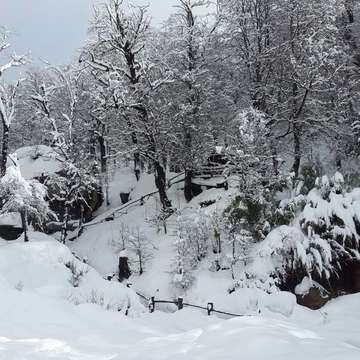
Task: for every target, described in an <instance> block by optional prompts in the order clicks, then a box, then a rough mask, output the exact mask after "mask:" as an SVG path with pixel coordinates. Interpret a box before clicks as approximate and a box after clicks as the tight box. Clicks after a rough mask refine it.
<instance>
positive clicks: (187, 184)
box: [184, 170, 194, 202]
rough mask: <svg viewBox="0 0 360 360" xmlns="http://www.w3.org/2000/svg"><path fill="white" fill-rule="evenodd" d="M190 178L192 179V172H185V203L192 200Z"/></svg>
mask: <svg viewBox="0 0 360 360" xmlns="http://www.w3.org/2000/svg"><path fill="white" fill-rule="evenodd" d="M192 178H193V171H192V170H185V180H184V196H185V199H186V201H187V202H189V201H191V200H192V198H193V197H194V194H193V191H192Z"/></svg>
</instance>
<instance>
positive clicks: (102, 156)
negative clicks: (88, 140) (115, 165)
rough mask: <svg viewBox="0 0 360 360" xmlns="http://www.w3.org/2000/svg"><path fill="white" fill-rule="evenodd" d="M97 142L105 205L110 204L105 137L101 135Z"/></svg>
mask: <svg viewBox="0 0 360 360" xmlns="http://www.w3.org/2000/svg"><path fill="white" fill-rule="evenodd" d="M98 142H99V148H100V171H101V175H102V176H101V178H102V179H103V183H104V185H103V187H104V190H105V191H104V192H105V202H106V205H107V206H109V205H110V200H109V172H108V166H107V158H106V155H107V151H106V143H105V138H104V137H103V136H99V137H98Z"/></svg>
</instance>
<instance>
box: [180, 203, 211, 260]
mask: <svg viewBox="0 0 360 360" xmlns="http://www.w3.org/2000/svg"><path fill="white" fill-rule="evenodd" d="M177 225H178V236H179V238H180V239H182V240H184V241H185V243H186V244H187V246H188V247H189V249H191V253H192V255H191V256H192V257H193V262H194V263H196V262H199V261H201V259H203V258H205V256H206V255H207V253H208V249H209V245H210V238H211V225H210V222H209V217H208V216H207V215H206V214H205V213H204V211H203V210H201V209H199V210H198V211H197V213H196V214H191V216H186V215H183V216H179V217H178V219H177Z"/></svg>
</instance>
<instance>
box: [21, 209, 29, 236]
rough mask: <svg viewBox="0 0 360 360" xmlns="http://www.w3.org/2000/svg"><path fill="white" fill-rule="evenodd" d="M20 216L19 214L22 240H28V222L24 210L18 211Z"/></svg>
mask: <svg viewBox="0 0 360 360" xmlns="http://www.w3.org/2000/svg"><path fill="white" fill-rule="evenodd" d="M20 216H21V225H22V228H23V231H24V241H25V242H28V241H29V235H28V223H27V215H26V211H25V210H24V211H21V212H20Z"/></svg>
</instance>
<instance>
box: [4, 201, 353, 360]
mask: <svg viewBox="0 0 360 360" xmlns="http://www.w3.org/2000/svg"><path fill="white" fill-rule="evenodd" d="M172 196H176V194H172ZM151 201H152V202H150V203H147V205H148V208H147V211H150V207H151V206H154V204H155V200H151ZM145 209H146V204H145V205H144V206H143V207H140V206H139V207H136V208H134V209H132V211H131V212H130V213H129V214H126V215H124V216H125V218H121V221H126V222H129V224H131V225H132V226H136V225H140V224H141V223H143V221H144V216H145V214H146V213H147V212H146V211H145ZM170 223H171V222H170ZM110 224H111V225H110ZM114 226H116V228H117V229H118V228H119V226H120V220H119V219H118V220H117V221H116V220H115V221H114V222H109V223H103V224H99V225H96V226H94V227H93V228H92V230H90V229H91V228H89V229H88V230H86V231H85V232H84V234H83V235H82V237H81V238H80V239H79V240H78V241H77V242H75V243H74V244H72V248H73V249H77V250H79V252H80V255H81V256H84V255H86V254H85V253H86V252H87V253H88V254H89V263H90V265H87V264H84V263H82V262H81V261H79V260H77V259H76V258H74V257H73V255H72V254H71V251H70V250H69V249H68V248H67V247H66V246H64V245H62V244H60V243H58V242H57V241H55V240H54V239H52V238H50V237H49V236H47V235H44V234H39V233H30V242H29V243H23V242H22V241H21V240H22V239H20V240H18V241H15V242H11V243H10V242H9V243H8V242H5V241H2V242H0V293H1V297H0V309H1V311H0V360H19V359H22V360H48V359H59V360H95V359H96V360H99V359H100V360H101V359H103V360H141V359H146V360H152V359H154V360H155V359H156V360H161V359H163V360H168V359H184V360H185V359H186V360H198V359H210V360H211V359H214V360H215V359H216V360H218V359H224V360H235V359H239V358H244V359H251V360H264V359H267V358H269V359H278V360H288V359H293V360H304V358H308V359H317V360H325V359H326V360H329V359H330V360H331V359H332V360H339V359H344V360H353V359H354V360H355V359H359V358H360V341H359V339H360V328H359V326H358V319H359V317H360V308H359V306H358V304H359V301H360V294H355V295H349V296H345V297H342V298H339V299H336V300H333V301H331V302H330V303H329V304H328V305H326V306H325V307H324V308H323V309H322V311H321V312H319V311H312V310H309V309H305V308H303V307H301V306H298V305H296V302H295V296H294V295H292V294H290V293H285V292H277V293H274V294H266V293H265V292H263V291H261V290H259V289H239V290H238V291H236V292H235V293H233V294H228V292H227V288H228V286H229V285H230V284H231V278H230V277H229V272H226V271H219V272H215V273H213V272H209V271H208V266H209V261H210V260H211V259H209V261H208V262H206V261H204V262H203V263H202V266H201V267H199V269H197V270H196V271H197V273H196V279H197V280H196V282H195V284H194V287H193V288H192V289H191V291H189V292H188V293H186V294H184V295H185V296H186V299H187V301H189V302H191V303H194V304H198V305H202V306H206V304H207V302H208V301H212V302H214V306H215V309H219V310H225V311H231V312H236V313H239V314H245V315H248V316H244V317H238V318H232V317H231V316H227V315H218V316H217V315H216V314H213V315H212V316H207V314H206V311H203V310H195V309H190V308H187V307H185V308H184V309H183V310H181V311H176V312H174V311H175V310H176V307H175V306H173V307H168V308H162V307H160V306H159V305H157V306H156V311H155V312H154V313H152V314H149V313H148V312H147V311H146V310H145V308H144V307H143V306H142V305H141V304H140V302H139V299H138V298H137V296H136V295H135V294H134V292H133V291H132V290H131V289H129V288H127V287H126V286H123V285H122V284H119V283H118V282H116V281H105V280H104V279H103V278H102V277H101V276H100V275H99V274H98V273H97V271H96V270H94V269H93V268H92V266H91V265H94V264H95V265H96V267H99V268H102V270H103V271H105V270H107V269H114V266H116V264H117V256H118V255H119V254H120V250H118V252H114V247H113V245H114V244H112V243H111V241H110V242H109V240H111V236H109V229H110V228H112V229H113V231H115V229H116V228H115V227H114ZM143 226H146V230H147V235H148V236H150V237H152V238H153V239H156V240H157V242H156V247H157V252H156V254H155V259H154V260H153V262H152V263H151V264H150V268H149V271H146V272H145V273H144V275H142V276H141V277H133V278H132V279H131V282H132V283H133V284H134V285H133V287H134V289H141V290H142V291H145V292H147V293H148V294H150V295H155V297H156V298H158V299H160V298H165V299H169V297H170V298H171V296H174V295H175V294H173V293H171V291H170V290H169V287H168V284H169V281H170V274H169V272H168V269H169V261H170V260H171V256H172V254H173V240H174V238H173V237H172V236H171V235H169V234H168V235H165V234H162V233H160V234H159V233H157V232H156V230H155V229H154V228H153V227H152V226H150V225H144V224H143ZM170 227H171V226H170ZM95 245H96V247H95V248H93V246H95ZM80 250H81V251H80ZM69 263H73V264H75V268H76V269H77V270H83V276H82V277H81V278H80V281H79V282H78V286H77V287H74V286H73V278H72V273H71V271H70V269H69V268H67V267H66V264H69ZM108 272H110V271H108ZM155 274H156V276H155ZM157 289H158V290H159V291H156V290H157ZM94 290H95V291H94ZM129 304H130V305H131V308H130V310H129V315H131V316H125V314H124V313H125V311H124V310H125V309H127V306H128V305H129ZM118 307H119V308H121V310H122V311H120V312H118V311H117V308H118ZM161 309H163V310H167V312H163V311H161ZM259 310H260V311H259ZM169 311H170V312H169Z"/></svg>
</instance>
